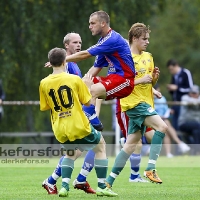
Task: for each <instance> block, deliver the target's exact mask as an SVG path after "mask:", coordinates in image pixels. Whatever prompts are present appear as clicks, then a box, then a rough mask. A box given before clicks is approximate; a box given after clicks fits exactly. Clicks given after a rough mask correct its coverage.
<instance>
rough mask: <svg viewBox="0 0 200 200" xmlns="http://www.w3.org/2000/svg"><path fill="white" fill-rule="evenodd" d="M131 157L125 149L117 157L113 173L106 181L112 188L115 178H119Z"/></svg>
mask: <svg viewBox="0 0 200 200" xmlns="http://www.w3.org/2000/svg"><path fill="white" fill-rule="evenodd" d="M129 157H130V155H129V154H127V153H126V152H124V150H123V149H122V150H121V151H120V152H119V154H118V155H117V157H116V159H115V163H114V166H113V168H112V171H111V173H110V175H109V176H108V178H107V179H106V182H107V183H109V185H110V186H112V185H113V183H114V181H115V178H117V176H118V175H119V174H120V172H121V171H122V169H123V168H124V166H125V165H126V161H127V160H128V158H129Z"/></svg>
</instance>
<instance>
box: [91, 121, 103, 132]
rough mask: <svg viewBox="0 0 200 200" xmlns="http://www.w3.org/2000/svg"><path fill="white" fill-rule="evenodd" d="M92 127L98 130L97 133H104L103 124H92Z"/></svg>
mask: <svg viewBox="0 0 200 200" xmlns="http://www.w3.org/2000/svg"><path fill="white" fill-rule="evenodd" d="M92 126H93V127H94V129H96V130H97V131H103V124H102V123H101V122H100V123H99V124H92Z"/></svg>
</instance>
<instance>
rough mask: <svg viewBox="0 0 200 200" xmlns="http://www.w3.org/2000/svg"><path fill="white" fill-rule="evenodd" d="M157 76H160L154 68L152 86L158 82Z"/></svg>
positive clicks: (157, 69) (158, 71) (156, 68)
mask: <svg viewBox="0 0 200 200" xmlns="http://www.w3.org/2000/svg"><path fill="white" fill-rule="evenodd" d="M159 75H160V70H159V68H158V67H155V68H154V70H153V73H152V77H153V79H152V85H153V86H154V85H155V84H156V83H157V81H158V78H159Z"/></svg>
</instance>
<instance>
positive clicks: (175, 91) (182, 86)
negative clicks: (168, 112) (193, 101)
mask: <svg viewBox="0 0 200 200" xmlns="http://www.w3.org/2000/svg"><path fill="white" fill-rule="evenodd" d="M167 67H168V70H169V72H170V74H171V75H172V78H171V83H170V84H167V89H168V91H169V92H170V94H171V96H172V100H173V101H181V97H182V96H183V95H185V94H188V92H189V90H190V88H191V87H192V86H193V78H192V75H191V72H190V71H189V70H188V69H185V68H182V67H181V66H180V65H179V63H178V62H177V61H176V60H174V59H170V60H168V62H167ZM172 111H173V112H172V113H173V116H172V125H173V127H174V128H175V129H176V130H178V117H179V112H180V106H179V105H174V106H172Z"/></svg>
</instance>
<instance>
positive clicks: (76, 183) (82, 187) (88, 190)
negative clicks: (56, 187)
mask: <svg viewBox="0 0 200 200" xmlns="http://www.w3.org/2000/svg"><path fill="white" fill-rule="evenodd" d="M73 186H74V189H78V190H83V191H85V192H86V193H88V194H96V191H95V190H94V189H92V188H91V187H90V184H89V183H88V182H87V181H86V182H79V181H77V179H75V180H74V182H73Z"/></svg>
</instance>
